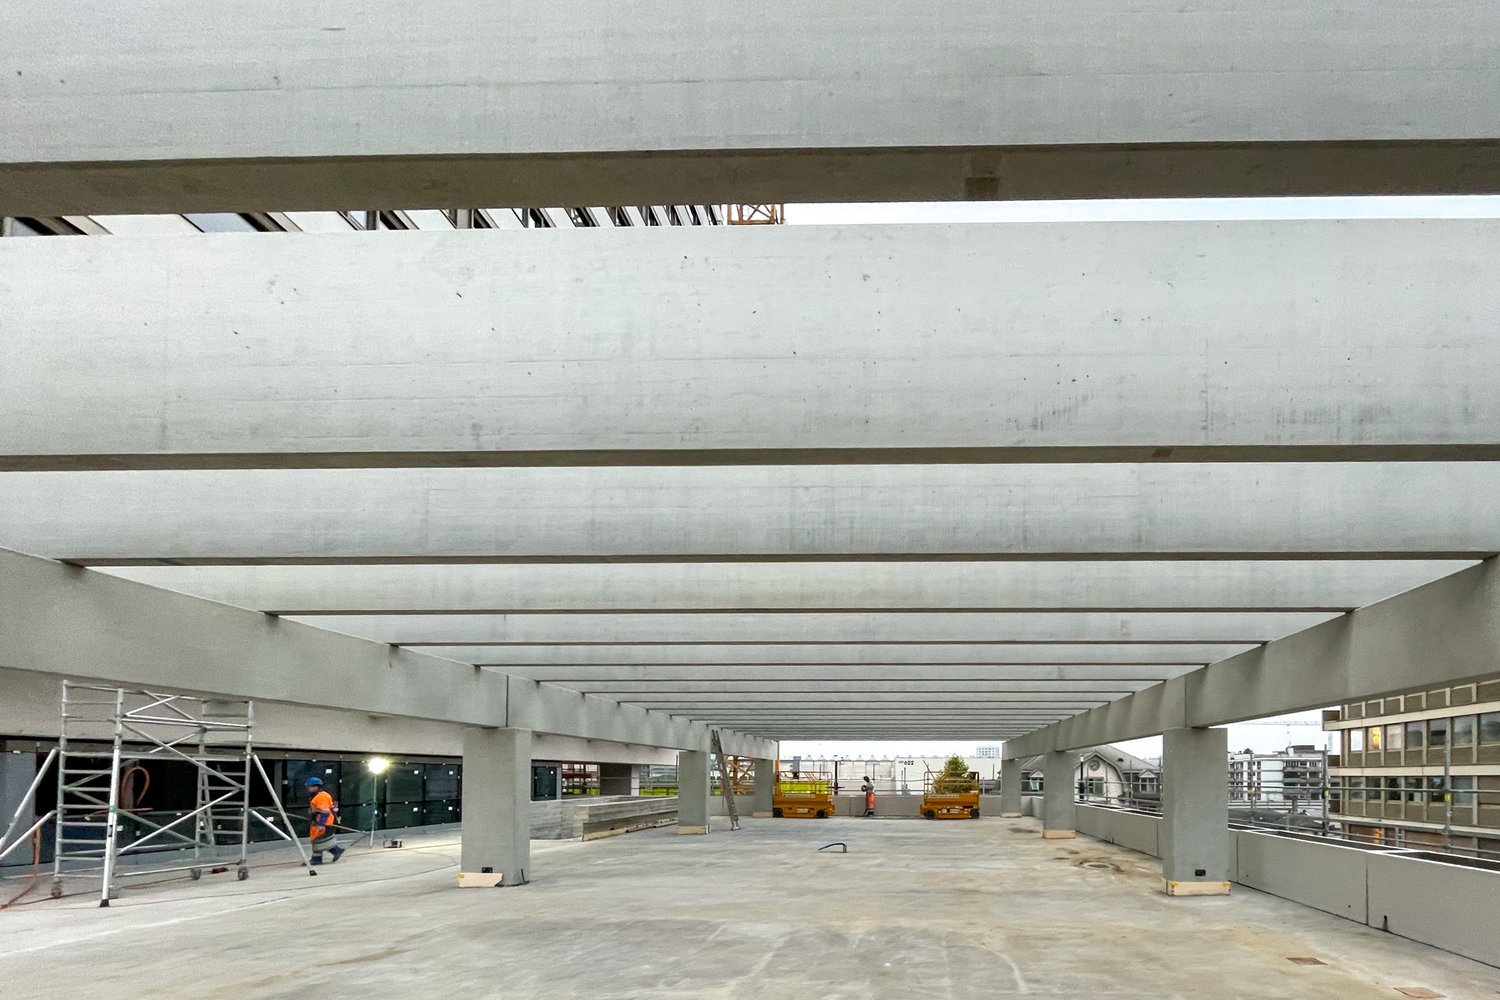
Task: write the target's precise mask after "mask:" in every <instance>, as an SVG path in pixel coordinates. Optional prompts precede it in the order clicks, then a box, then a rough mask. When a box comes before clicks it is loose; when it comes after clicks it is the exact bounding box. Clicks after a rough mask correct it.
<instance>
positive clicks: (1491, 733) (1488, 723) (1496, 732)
mask: <svg viewBox="0 0 1500 1000" xmlns="http://www.w3.org/2000/svg"><path fill="white" fill-rule="evenodd" d="M1479 742H1481V743H1500V712H1485V713H1484V714H1483V715H1481V716H1480V717H1479Z"/></svg>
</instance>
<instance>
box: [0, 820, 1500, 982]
mask: <svg viewBox="0 0 1500 1000" xmlns="http://www.w3.org/2000/svg"><path fill="white" fill-rule="evenodd" d="M743 824H744V825H743V828H742V829H741V830H740V831H739V832H737V833H733V834H730V833H728V832H718V831H715V833H714V834H713V835H712V836H709V837H699V838H682V837H677V836H675V834H674V833H673V831H672V830H670V829H666V830H661V831H651V832H646V833H640V834H633V835H631V836H629V837H616V838H612V839H609V840H603V841H596V842H591V843H587V844H583V843H577V842H570V843H556V842H537V843H535V844H534V845H533V848H532V851H533V864H534V866H535V871H534V872H533V873H532V874H533V877H534V878H535V879H536V881H535V882H534V883H533V884H531V885H529V886H526V887H517V888H512V889H498V890H478V889H475V890H459V889H457V888H455V887H454V881H455V879H454V873H455V872H456V870H457V867H456V862H457V857H458V851H457V844H456V843H455V842H454V840H453V839H452V838H451V836H448V837H425V838H409V839H408V840H407V845H408V846H407V847H406V848H405V849H403V850H399V851H381V850H379V849H377V850H375V851H373V852H366V853H355V854H352V855H350V856H349V857H347V858H346V859H345V860H344V861H343V862H341V863H340V864H339V865H337V866H334V867H329V868H325V869H324V871H323V873H322V874H321V875H320V876H319V877H318V878H308V877H307V876H306V875H305V874H304V873H303V872H302V871H301V870H300V869H298V868H295V867H280V868H269V867H266V868H258V869H256V870H255V872H254V873H253V875H252V877H251V879H250V880H249V881H247V882H233V881H227V880H222V879H223V877H222V876H221V877H218V878H219V879H221V880H213V879H205V880H204V881H202V882H198V883H191V882H186V881H182V882H174V883H170V884H165V885H160V886H156V887H153V888H146V889H138V890H133V891H128V892H127V893H125V894H124V895H123V897H122V898H121V899H120V900H118V901H117V902H116V903H115V905H114V906H112V907H111V908H110V909H108V910H100V909H97V908H96V907H95V905H94V903H93V902H92V901H90V900H89V899H87V898H86V897H78V898H74V899H64V900H61V901H57V902H52V901H46V902H39V903H36V904H35V905H23V906H20V907H17V908H14V909H11V910H8V911H5V912H0V982H4V983H5V984H6V993H7V994H8V995H9V994H11V993H12V992H13V993H14V995H16V996H25V997H28V998H36V1000H45V998H49V997H68V998H70V1000H71V998H73V997H76V996H80V995H102V996H122V997H124V996H152V997H154V998H160V1000H170V998H174V997H201V996H205V995H212V996H224V997H256V998H283V997H284V998H299V1000H300V998H302V997H306V996H309V995H314V996H360V997H366V998H382V997H410V996H442V995H459V996H465V995H467V996H487V995H504V996H507V997H547V998H588V1000H598V998H630V1000H664V998H694V1000H698V998H725V1000H729V998H733V1000H755V998H765V1000H771V998H776V1000H781V998H786V997H798V998H816V997H823V998H851V1000H852V998H864V997H893V998H897V997H899V998H908V997H916V996H937V997H950V998H966V997H996V996H1012V995H1027V994H1030V995H1039V996H1052V997H1089V998H1096V997H1112V998H1129V997H1141V998H1145V997H1151V998H1153V1000H1160V998H1164V997H1195V998H1202V997H1214V998H1219V997H1235V998H1276V1000H1281V998H1286V997H1297V998H1299V1000H1317V998H1327V1000H1334V998H1338V1000H1352V998H1377V997H1394V996H1399V995H1400V994H1398V993H1396V992H1395V990H1396V989H1397V988H1399V987H1412V986H1422V987H1426V988H1428V989H1431V990H1433V991H1435V992H1437V993H1439V994H1442V995H1444V996H1446V997H1449V998H1456V1000H1457V998H1477V997H1481V996H1483V997H1490V998H1493V997H1494V996H1495V993H1496V991H1497V990H1500V969H1495V968H1491V967H1489V966H1485V965H1481V964H1478V963H1475V962H1470V961H1468V960H1465V959H1461V958H1458V957H1456V956H1453V955H1450V954H1447V953H1445V952H1441V951H1438V950H1436V949H1433V948H1428V947H1425V946H1423V945H1418V944H1415V943H1413V942H1410V941H1406V940H1404V939H1401V938H1397V937H1393V936H1391V935H1387V934H1381V933H1379V932H1377V931H1373V930H1371V929H1369V928H1366V927H1362V926H1360V925H1357V924H1354V923H1351V922H1349V921H1344V920H1340V919H1338V918H1336V917H1333V916H1329V915H1327V914H1324V913H1320V912H1318V911H1315V910H1312V909H1309V908H1307V907H1303V906H1299V905H1297V904H1295V903H1289V902H1286V901H1284V900H1280V899H1276V898H1274V897H1271V896H1266V895H1263V894H1260V893H1257V892H1254V891H1251V890H1245V889H1241V888H1239V887H1236V889H1235V894H1234V895H1233V896H1230V897H1227V898H1225V897H1220V898H1199V899H1168V898H1167V897H1165V896H1163V895H1161V893H1160V891H1159V889H1158V886H1159V884H1160V877H1161V869H1160V866H1159V865H1158V864H1157V863H1156V862H1155V861H1154V860H1153V859H1150V858H1148V857H1146V856H1144V855H1140V854H1135V853H1133V852H1130V851H1125V850H1121V849H1119V848H1116V847H1114V846H1111V845H1107V844H1102V843H1099V842H1096V841H1093V840H1089V839H1086V838H1080V839H1079V840H1077V841H1070V842H1067V843H1058V842H1044V841H1043V840H1042V839H1041V837H1040V836H1039V832H1040V831H1039V827H1038V824H1037V822H1036V821H1035V820H1033V819H982V820H978V821H973V822H955V823H920V822H900V823H897V822H872V821H868V820H862V819H854V818H836V819H831V820H824V821H795V820H752V819H746V820H744V821H743ZM834 840H843V841H845V842H847V843H848V845H849V852H848V853H847V854H839V853H835V852H827V853H818V851H817V848H818V847H819V846H821V845H823V844H826V843H829V842H830V841H834ZM1090 862H1102V863H1104V864H1105V865H1108V866H1113V867H1107V868H1104V869H1102V870H1101V869H1098V868H1091V867H1085V864H1087V863H1090ZM5 888H6V889H7V890H9V889H10V886H6V887H5ZM43 891H45V887H44V889H43ZM11 894H12V893H10V892H9V891H7V892H6V893H5V895H6V896H7V897H8V896H9V895H11ZM1307 957H1315V958H1317V959H1319V960H1320V961H1322V962H1324V963H1326V964H1324V965H1301V964H1297V963H1295V962H1293V961H1291V959H1293V958H1307Z"/></svg>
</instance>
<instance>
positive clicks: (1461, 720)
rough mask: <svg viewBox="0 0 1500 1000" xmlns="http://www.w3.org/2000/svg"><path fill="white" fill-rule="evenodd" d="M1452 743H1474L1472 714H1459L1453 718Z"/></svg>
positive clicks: (1465, 745) (1466, 744)
mask: <svg viewBox="0 0 1500 1000" xmlns="http://www.w3.org/2000/svg"><path fill="white" fill-rule="evenodd" d="M1453 745H1454V746H1459V747H1468V746H1473V745H1474V716H1472V715H1460V716H1459V717H1458V718H1456V719H1454V720H1453Z"/></svg>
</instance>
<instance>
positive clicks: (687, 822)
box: [677, 750, 712, 833]
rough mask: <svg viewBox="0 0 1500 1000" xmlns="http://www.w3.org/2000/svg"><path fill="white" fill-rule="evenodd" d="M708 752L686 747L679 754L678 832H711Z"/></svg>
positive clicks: (710, 767) (710, 765)
mask: <svg viewBox="0 0 1500 1000" xmlns="http://www.w3.org/2000/svg"><path fill="white" fill-rule="evenodd" d="M711 769H712V764H711V763H710V756H709V754H708V753H706V752H704V751H701V750H684V751H682V752H680V753H679V754H678V755H677V827H678V832H679V833H708V832H709V829H708V823H709V820H708V815H709V798H710V796H709V775H710V773H711Z"/></svg>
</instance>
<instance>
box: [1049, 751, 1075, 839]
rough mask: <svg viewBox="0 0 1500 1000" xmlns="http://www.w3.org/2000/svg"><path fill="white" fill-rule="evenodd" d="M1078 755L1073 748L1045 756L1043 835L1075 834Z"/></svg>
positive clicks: (1057, 836) (1056, 836) (1062, 835)
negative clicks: (1072, 750)
mask: <svg viewBox="0 0 1500 1000" xmlns="http://www.w3.org/2000/svg"><path fill="white" fill-rule="evenodd" d="M1077 771H1078V755H1077V754H1076V753H1073V752H1071V751H1062V752H1057V751H1053V752H1052V753H1048V754H1046V755H1045V756H1044V757H1043V758H1042V836H1043V837H1046V838H1047V839H1049V840H1053V839H1061V838H1065V837H1073V836H1076V835H1077V834H1076V832H1075V820H1074V816H1075V814H1076V812H1077V809H1076V806H1075V805H1074V800H1075V797H1076V795H1075V793H1076V792H1077V787H1076V784H1075V783H1076V782H1077V780H1078V775H1077Z"/></svg>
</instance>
